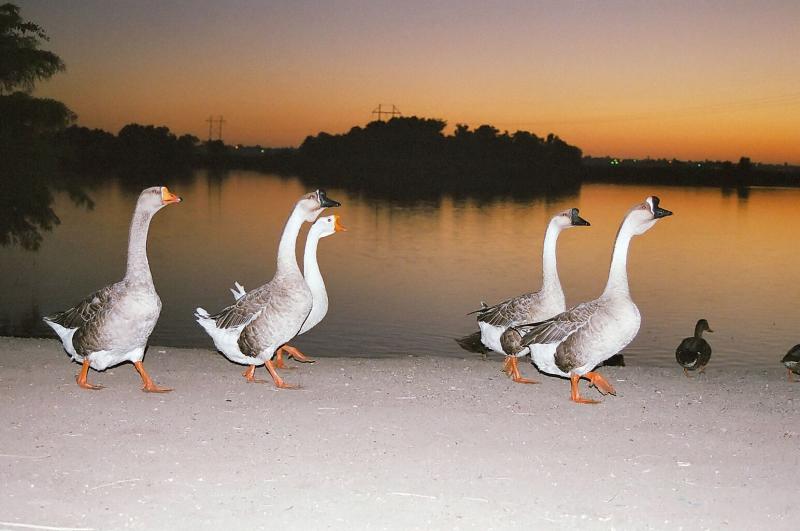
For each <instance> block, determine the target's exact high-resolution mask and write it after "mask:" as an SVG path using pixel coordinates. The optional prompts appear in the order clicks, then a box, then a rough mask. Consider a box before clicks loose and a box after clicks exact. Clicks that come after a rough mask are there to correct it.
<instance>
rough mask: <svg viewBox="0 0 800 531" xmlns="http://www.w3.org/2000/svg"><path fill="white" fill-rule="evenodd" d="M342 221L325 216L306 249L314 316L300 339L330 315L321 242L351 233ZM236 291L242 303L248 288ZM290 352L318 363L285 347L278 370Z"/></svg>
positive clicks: (305, 273) (311, 233) (305, 266)
mask: <svg viewBox="0 0 800 531" xmlns="http://www.w3.org/2000/svg"><path fill="white" fill-rule="evenodd" d="M340 219H341V218H340V217H339V216H337V215H335V214H334V215H333V216H325V217H323V218H319V219H318V220H317V221H316V222H314V224H313V225H312V226H311V229H310V230H309V231H308V236H307V237H306V248H305V252H304V254H303V277H304V278H305V280H306V284H308V288H309V289H310V290H311V298H312V300H313V303H312V306H311V312H310V313H309V314H308V317H306V320H305V322H304V323H303V326H302V328H300V332H298V333H297V335H298V336H299V335H301V334H305V333H306V332H308V331H309V330H311V329H312V328H314V327H315V326H317V325H318V324H319V323H320V321H322V319H323V318H324V317H325V315H326V314H327V313H328V292H327V290H326V289H325V281H324V280H323V279H322V273H321V272H320V270H319V262H318V261H317V247H318V245H319V240H320V239H321V238H325V237H327V236H330V235H332V234H334V233H337V232H343V231H346V230H347V229H346V228H345V227H344V226H343V225H342V224H341V223H340ZM235 286H236V289H231V293H233V297H234V298H235V299H236V300H239V299H240V298H241V297H243V296H244V295H245V293H246V292H245V290H244V287H243V286H242V285H241V284H239V283H238V282H236V283H235ZM283 351H286V356H287V357H290V358H294V359H296V360H297V361H300V362H303V363H314V360H312V359H310V358H308V357H306V356H305V355H304V354H303V353H302V352H300V351H299V350H298V349H297V348H295V347H292V346H290V345H289V344H285V345H283V346H282V347H280V348H279V349H278V351H277V352H276V354H275V368H276V369H283V368H285V367H284V365H283V358H282V356H281V354H282V352H283Z"/></svg>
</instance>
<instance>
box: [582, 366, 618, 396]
mask: <svg viewBox="0 0 800 531" xmlns="http://www.w3.org/2000/svg"><path fill="white" fill-rule="evenodd" d="M583 377H584V378H586V379H587V380H589V381H590V382H592V383H591V385H593V386H595V387H596V388H597V390H598V391H600V393H602V394H612V395H615V396H616V394H617V391H616V390H614V386H613V385H611V384H610V383H608V380H606V379H605V378H603V375H602V374H600V373H599V372H587V373H586V374H584V375H583Z"/></svg>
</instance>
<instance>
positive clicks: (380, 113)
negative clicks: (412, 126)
mask: <svg viewBox="0 0 800 531" xmlns="http://www.w3.org/2000/svg"><path fill="white" fill-rule="evenodd" d="M387 107H388V105H387ZM372 114H377V115H378V121H379V122H382V121H383V115H384V114H385V115H386V116H391V117H392V118H394V117H395V116H401V113H400V109H398V108H397V107H395V106H394V104H392V110H391V111H384V110H383V104H382V103H379V104H378V106H377V107H376V108H375V109H374V110H373V111H372Z"/></svg>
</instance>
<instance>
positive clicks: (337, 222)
mask: <svg viewBox="0 0 800 531" xmlns="http://www.w3.org/2000/svg"><path fill="white" fill-rule="evenodd" d="M333 230H334V231H335V232H347V227H345V226H344V225H342V224H341V218H340V217H339V216H333Z"/></svg>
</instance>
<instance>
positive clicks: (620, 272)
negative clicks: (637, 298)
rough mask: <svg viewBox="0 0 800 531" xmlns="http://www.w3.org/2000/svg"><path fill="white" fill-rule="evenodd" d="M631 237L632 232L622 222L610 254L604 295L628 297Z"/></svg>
mask: <svg viewBox="0 0 800 531" xmlns="http://www.w3.org/2000/svg"><path fill="white" fill-rule="evenodd" d="M631 238H633V232H632V231H631V230H630V229H629V228H628V227H627V226H626V225H625V223H623V224H622V226H621V227H620V228H619V231H618V232H617V237H616V239H615V240H614V251H613V253H612V254H611V267H610V268H609V271H608V282H607V283H606V289H605V291H604V292H603V295H604V296H614V295H622V296H625V297H630V289H629V287H628V269H627V264H628V248H629V247H630V243H631Z"/></svg>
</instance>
